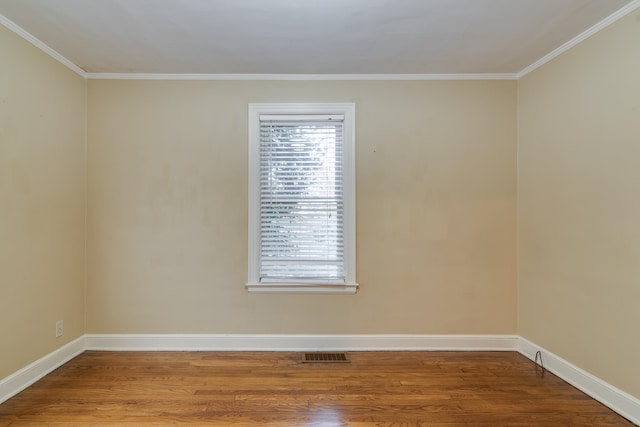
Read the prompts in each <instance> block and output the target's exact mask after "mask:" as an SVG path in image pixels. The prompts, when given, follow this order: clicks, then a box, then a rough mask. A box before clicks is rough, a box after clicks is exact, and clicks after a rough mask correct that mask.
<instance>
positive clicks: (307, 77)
mask: <svg viewBox="0 0 640 427" xmlns="http://www.w3.org/2000/svg"><path fill="white" fill-rule="evenodd" d="M86 78H87V79H90V80H239V81H244V80H253V81H257V80H265V81H281V80H293V81H313V80H330V81H354V80H362V81H381V80H394V81H398V80H516V79H517V75H516V74H510V73H502V74H500V73H494V74H490V73H487V74H482V73H477V74H162V73H157V74H155V73H87V74H86Z"/></svg>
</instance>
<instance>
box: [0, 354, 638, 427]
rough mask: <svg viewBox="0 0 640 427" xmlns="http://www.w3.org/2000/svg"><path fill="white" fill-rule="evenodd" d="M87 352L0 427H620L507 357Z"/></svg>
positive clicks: (2, 417) (15, 404)
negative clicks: (338, 359)
mask: <svg viewBox="0 0 640 427" xmlns="http://www.w3.org/2000/svg"><path fill="white" fill-rule="evenodd" d="M350 358H351V362H350V363H337V364H328V363H317V364H314V363H302V359H301V354H299V353H291V352H286V353H278V352H266V353H265V352H262V353H261V352H97V351H89V352H85V353H83V354H81V355H80V356H78V357H77V358H75V359H73V360H72V361H70V362H68V363H67V364H65V365H64V366H62V367H60V368H59V369H57V370H56V371H54V372H53V373H51V374H50V375H48V376H46V377H45V378H43V379H41V380H40V381H38V382H37V383H36V384H34V385H33V386H31V387H29V388H28V389H26V390H24V391H23V392H22V393H20V394H18V395H17V396H15V397H13V398H12V399H10V400H8V401H7V402H5V403H3V404H2V405H0V427H4V426H7V427H8V426H11V427H19V426H82V427H91V426H104V425H108V426H128V427H130V426H140V425H149V426H165V425H192V426H195V425H213V426H236V427H240V426H266V427H272V426H314V427H321V426H322V427H333V426H354V427H372V426H406V427H419V426H431V427H437V426H440V427H445V426H446V427H457V426H460V427H462V426H474V427H485V426H486V427H489V426H491V427H497V426H514V427H527V426H536V427H545V426H550V427H551V426H553V427H559V426H593V427H605V426H607V427H631V426H632V423H630V422H629V421H627V420H625V419H624V418H622V417H620V416H619V415H617V414H615V413H614V412H612V411H611V410H609V409H608V408H606V407H604V406H603V405H601V404H600V403H598V402H597V401H595V400H593V399H591V398H589V397H588V396H586V395H585V394H583V393H582V392H580V391H579V390H577V389H575V388H573V387H572V386H570V385H568V384H567V383H565V382H564V381H562V380H560V379H559V378H557V377H555V376H554V375H551V374H549V373H547V374H546V375H544V376H541V374H540V371H539V370H537V369H536V367H535V365H533V364H532V363H531V362H530V361H529V360H528V359H526V358H525V357H523V356H521V355H519V354H518V353H513V352H354V353H350Z"/></svg>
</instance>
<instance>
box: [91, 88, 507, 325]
mask: <svg viewBox="0 0 640 427" xmlns="http://www.w3.org/2000/svg"><path fill="white" fill-rule="evenodd" d="M88 85H89V86H88V87H89V104H88V117H89V122H88V254H89V257H88V288H87V316H88V317H87V332H89V333H302V334H315V333H329V334H354V333H376V334H381V333H408V334H410V333H434V334H437V333H443V334H464V333H470V334H494V333H495V334H502V333H507V334H508V333H515V332H516V286H515V273H516V257H515V246H516V244H515V230H516V224H515V218H516V216H515V207H516V180H515V175H516V171H515V166H516V162H515V158H516V82H513V81H475V82H469V81H466V82H464V81H451V82H441V81H440V82H362V81H360V82H327V81H325V82H291V81H290V82H264V81H263V82H237V81H236V82H212V81H201V82H196V81H190V82H182V81H99V80H92V81H89V83H88ZM250 102H355V103H356V108H357V131H356V132H357V244H358V255H357V269H358V281H359V283H360V284H361V289H360V290H359V292H358V293H357V294H356V295H354V296H344V295H338V296H327V295H256V294H249V293H247V291H246V290H245V288H244V284H245V283H246V280H247V104H248V103H250Z"/></svg>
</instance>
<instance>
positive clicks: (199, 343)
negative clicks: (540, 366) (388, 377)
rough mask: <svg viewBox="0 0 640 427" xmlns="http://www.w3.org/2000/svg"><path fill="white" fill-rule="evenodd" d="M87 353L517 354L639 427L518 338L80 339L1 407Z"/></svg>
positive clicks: (567, 367)
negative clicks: (537, 362) (537, 359)
mask: <svg viewBox="0 0 640 427" xmlns="http://www.w3.org/2000/svg"><path fill="white" fill-rule="evenodd" d="M85 350H108V351H142V350H144V351H162V350H164V351H402V350H408V351H438V350H440V351H518V352H519V353H521V354H522V355H524V356H525V357H527V358H529V359H531V360H534V358H535V353H536V352H537V351H541V352H542V356H543V359H544V366H545V368H546V369H548V370H549V371H550V372H552V373H553V374H555V375H557V376H559V377H560V378H562V379H563V380H565V381H567V382H568V383H569V384H571V385H573V386H574V387H576V388H578V389H579V390H582V391H583V392H584V393H586V394H588V395H589V396H591V397H593V398H594V399H596V400H598V401H599V402H601V403H603V404H604V405H606V406H608V407H609V408H611V409H612V410H614V411H615V412H617V413H619V414H620V415H622V416H623V417H625V418H627V419H629V420H630V421H631V422H633V423H635V424H638V425H640V400H638V399H637V398H635V397H633V396H631V395H629V394H628V393H625V392H624V391H622V390H619V389H617V388H616V387H614V386H612V385H610V384H608V383H606V382H605V381H603V380H601V379H599V378H597V377H595V376H593V375H591V374H589V373H588V372H585V371H584V370H582V369H580V368H578V367H577V366H574V365H573V364H571V363H569V362H567V361H566V360H564V359H562V358H561V357H558V356H556V355H555V354H553V353H551V352H549V351H547V350H545V349H543V348H542V347H540V346H538V345H535V344H534V343H532V342H530V341H528V340H526V339H525V338H522V337H519V336H517V335H228V334H222V335H188V334H187V335H184V334H179V335H178V334H176V335H96V334H88V335H84V336H82V337H80V338H78V339H76V340H75V341H73V342H71V343H69V344H67V345H65V346H63V347H61V348H60V349H58V350H56V351H54V352H52V353H50V354H49V355H47V356H45V357H43V358H42V359H40V360H38V361H36V362H34V363H32V364H31V365H29V366H27V367H25V368H23V369H21V370H19V371H18V372H16V373H14V374H12V375H10V376H8V377H6V378H4V379H2V380H0V403H2V402H4V401H5V400H7V399H9V398H10V397H12V396H14V395H16V394H17V393H19V392H20V391H22V390H24V389H25V388H27V387H29V386H30V385H31V384H33V383H35V382H36V381H38V380H39V379H40V378H42V377H43V376H45V375H47V374H48V373H49V372H51V371H53V370H54V369H56V368H58V367H60V366H62V365H63V364H64V363H66V362H67V361H69V360H71V359H73V358H74V357H76V356H77V355H79V354H80V353H82V352H84V351H85Z"/></svg>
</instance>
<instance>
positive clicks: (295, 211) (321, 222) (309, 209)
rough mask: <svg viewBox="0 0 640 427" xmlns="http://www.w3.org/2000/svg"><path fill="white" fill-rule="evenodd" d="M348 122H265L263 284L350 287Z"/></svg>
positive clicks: (304, 118)
mask: <svg viewBox="0 0 640 427" xmlns="http://www.w3.org/2000/svg"><path fill="white" fill-rule="evenodd" d="M343 121H344V117H343V116H341V115H286V116H285V115H261V116H260V282H261V283H319V282H322V283H327V284H331V283H335V284H343V283H345V256H344V236H343V235H344V200H343V197H344V191H343V181H344V179H343V177H344V175H343V172H344V161H343V151H344V149H343Z"/></svg>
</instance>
